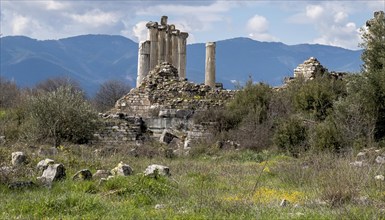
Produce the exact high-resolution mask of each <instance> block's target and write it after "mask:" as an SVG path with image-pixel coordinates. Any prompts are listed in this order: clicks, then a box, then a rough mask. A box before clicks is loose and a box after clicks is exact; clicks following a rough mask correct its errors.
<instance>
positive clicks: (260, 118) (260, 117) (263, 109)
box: [227, 80, 273, 124]
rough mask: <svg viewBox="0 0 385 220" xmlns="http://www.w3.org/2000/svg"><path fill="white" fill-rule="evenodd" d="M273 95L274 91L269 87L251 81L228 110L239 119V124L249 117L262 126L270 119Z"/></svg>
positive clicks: (230, 104)
mask: <svg viewBox="0 0 385 220" xmlns="http://www.w3.org/2000/svg"><path fill="white" fill-rule="evenodd" d="M272 94H273V91H272V89H271V87H270V86H269V85H267V84H264V83H258V84H253V83H252V80H249V81H248V82H247V83H246V86H245V87H244V88H243V89H242V90H240V91H239V92H238V93H237V94H236V96H235V98H234V100H232V101H231V102H230V103H229V106H228V108H227V109H228V110H229V111H230V112H231V113H232V114H234V115H236V116H237V117H238V118H239V122H241V121H242V120H243V118H245V117H246V116H247V117H248V118H249V120H253V121H254V123H257V124H261V123H262V122H264V121H265V120H266V119H267V117H268V109H269V105H270V100H271V97H272ZM251 118H253V119H251Z"/></svg>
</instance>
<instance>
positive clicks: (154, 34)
mask: <svg viewBox="0 0 385 220" xmlns="http://www.w3.org/2000/svg"><path fill="white" fill-rule="evenodd" d="M146 27H147V28H148V39H149V40H150V70H152V69H154V67H155V66H156V64H157V63H158V22H148V23H147V24H146Z"/></svg>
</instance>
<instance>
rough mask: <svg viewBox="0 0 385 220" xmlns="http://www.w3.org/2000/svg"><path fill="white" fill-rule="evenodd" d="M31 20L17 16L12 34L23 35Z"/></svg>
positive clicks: (14, 19)
mask: <svg viewBox="0 0 385 220" xmlns="http://www.w3.org/2000/svg"><path fill="white" fill-rule="evenodd" d="M28 23H29V19H28V18H27V17H23V16H21V15H15V17H14V18H13V21H12V33H13V34H15V35H22V34H24V33H25V30H26V28H27V27H28Z"/></svg>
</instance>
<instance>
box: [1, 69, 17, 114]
mask: <svg viewBox="0 0 385 220" xmlns="http://www.w3.org/2000/svg"><path fill="white" fill-rule="evenodd" d="M19 96H20V91H19V88H18V87H17V85H16V84H15V83H14V82H12V81H9V80H7V79H5V78H4V77H1V76H0V108H12V107H14V106H15V105H17V100H18V98H19Z"/></svg>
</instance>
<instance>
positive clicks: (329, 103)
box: [293, 77, 345, 121]
mask: <svg viewBox="0 0 385 220" xmlns="http://www.w3.org/2000/svg"><path fill="white" fill-rule="evenodd" d="M344 94H345V86H344V83H343V82H342V81H340V80H334V79H331V78H328V77H320V78H315V79H314V80H310V81H306V82H304V83H303V85H302V87H300V88H299V89H298V91H297V92H296V93H295V94H294V97H293V98H294V106H295V107H296V109H297V110H299V111H300V112H302V113H305V114H308V115H310V116H311V117H312V118H314V119H315V120H318V121H320V120H324V119H325V118H326V117H327V116H328V114H329V111H330V110H331V109H332V107H333V102H334V101H335V100H337V99H338V97H341V96H343V95H344Z"/></svg>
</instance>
